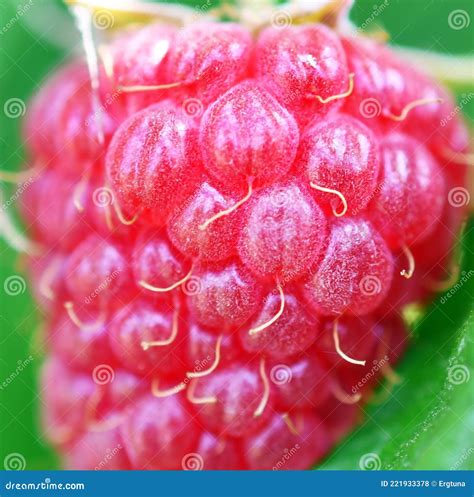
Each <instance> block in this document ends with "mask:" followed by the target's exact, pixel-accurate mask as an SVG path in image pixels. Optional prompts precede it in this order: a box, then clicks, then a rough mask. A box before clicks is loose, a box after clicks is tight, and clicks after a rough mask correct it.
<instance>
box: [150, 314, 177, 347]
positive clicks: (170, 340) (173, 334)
mask: <svg viewBox="0 0 474 497" xmlns="http://www.w3.org/2000/svg"><path fill="white" fill-rule="evenodd" d="M178 314H179V311H178V309H175V311H174V313H173V325H172V328H171V334H170V336H169V338H167V339H166V340H154V341H151V342H147V341H143V342H141V346H142V349H143V350H148V349H149V348H150V347H165V346H166V345H171V344H172V343H173V342H174V341H175V340H176V337H177V335H178Z"/></svg>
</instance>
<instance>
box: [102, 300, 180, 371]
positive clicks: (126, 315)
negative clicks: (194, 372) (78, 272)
mask: <svg viewBox="0 0 474 497" xmlns="http://www.w3.org/2000/svg"><path fill="white" fill-rule="evenodd" d="M109 333H110V334H109V337H110V347H111V348H112V350H113V352H114V355H115V356H116V357H117V360H118V361H120V363H121V364H122V365H123V366H124V367H126V368H127V369H128V370H131V371H134V372H136V373H138V374H145V373H146V374H148V375H150V374H153V375H156V376H157V377H158V378H161V377H163V376H169V375H174V376H176V375H180V374H184V372H185V371H186V362H185V360H183V359H182V355H183V349H184V342H183V341H184V337H185V336H186V333H187V329H186V322H185V321H184V320H181V319H180V316H179V310H178V309H175V310H174V311H173V310H172V309H168V308H167V307H166V304H164V305H162V308H161V309H160V306H159V305H157V304H156V303H153V302H152V301H147V300H145V299H136V300H134V301H133V302H132V303H130V304H129V305H127V306H125V307H124V308H123V309H121V310H120V311H119V312H118V313H117V314H116V315H115V316H114V317H113V319H112V321H111V324H110V327H109Z"/></svg>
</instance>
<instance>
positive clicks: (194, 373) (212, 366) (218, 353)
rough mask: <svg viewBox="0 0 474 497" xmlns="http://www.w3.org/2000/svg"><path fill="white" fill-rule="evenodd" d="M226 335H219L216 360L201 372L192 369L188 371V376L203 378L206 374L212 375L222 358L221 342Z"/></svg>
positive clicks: (215, 352)
mask: <svg viewBox="0 0 474 497" xmlns="http://www.w3.org/2000/svg"><path fill="white" fill-rule="evenodd" d="M223 337H224V335H219V338H218V339H217V341H216V348H215V351H214V354H215V357H214V362H213V363H212V364H211V366H210V367H209V368H208V369H206V370H204V371H199V372H197V373H196V372H194V371H190V372H188V373H186V376H187V377H188V378H203V377H204V376H208V375H210V374H211V373H212V372H213V371H215V370H216V368H217V366H219V362H220V360H221V343H222V338H223Z"/></svg>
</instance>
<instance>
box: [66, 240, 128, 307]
mask: <svg viewBox="0 0 474 497" xmlns="http://www.w3.org/2000/svg"><path fill="white" fill-rule="evenodd" d="M65 279H66V285H67V288H68V290H69V292H70V293H71V295H72V297H73V300H74V301H75V302H77V303H78V304H79V305H80V306H91V307H103V306H108V305H110V306H112V305H114V306H115V305H117V304H119V303H120V302H121V301H120V300H117V299H120V298H121V299H122V302H123V301H125V300H126V298H127V297H128V296H129V295H130V294H132V293H133V292H134V289H133V287H132V286H131V285H130V282H131V281H132V278H131V274H130V268H129V265H128V251H127V250H126V248H125V247H124V245H123V244H120V243H114V242H113V241H109V240H105V239H103V238H102V237H100V236H98V235H91V236H89V237H88V238H86V239H85V240H84V241H83V242H82V243H81V244H80V245H78V246H77V247H76V248H75V250H74V251H73V252H72V254H71V255H70V256H69V259H68V261H67V265H66V268H65Z"/></svg>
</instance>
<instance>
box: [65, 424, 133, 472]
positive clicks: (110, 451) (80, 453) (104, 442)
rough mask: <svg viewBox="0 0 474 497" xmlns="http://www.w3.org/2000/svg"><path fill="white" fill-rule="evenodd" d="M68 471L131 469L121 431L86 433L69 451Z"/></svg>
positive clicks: (115, 429) (67, 457) (67, 456)
mask: <svg viewBox="0 0 474 497" xmlns="http://www.w3.org/2000/svg"><path fill="white" fill-rule="evenodd" d="M66 459H67V463H66V467H67V469H74V470H109V471H112V470H124V469H131V467H130V462H129V460H128V456H127V453H126V451H125V447H124V444H123V440H122V439H121V437H120V433H119V430H118V429H117V428H113V429H110V430H106V431H91V432H88V433H86V434H85V435H84V436H83V437H82V438H81V439H80V440H78V441H77V443H76V444H74V446H73V447H72V448H71V450H70V451H68V453H67V455H66Z"/></svg>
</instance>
